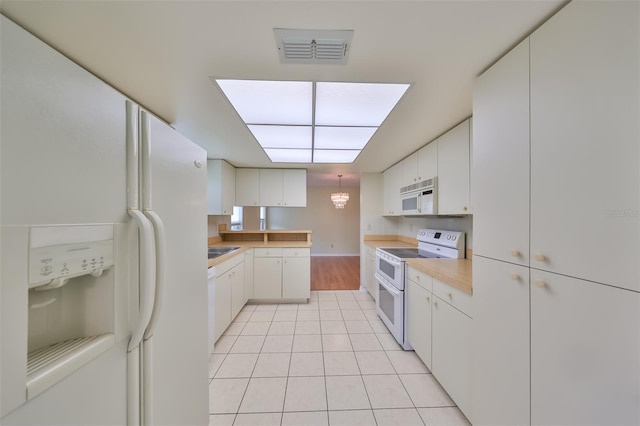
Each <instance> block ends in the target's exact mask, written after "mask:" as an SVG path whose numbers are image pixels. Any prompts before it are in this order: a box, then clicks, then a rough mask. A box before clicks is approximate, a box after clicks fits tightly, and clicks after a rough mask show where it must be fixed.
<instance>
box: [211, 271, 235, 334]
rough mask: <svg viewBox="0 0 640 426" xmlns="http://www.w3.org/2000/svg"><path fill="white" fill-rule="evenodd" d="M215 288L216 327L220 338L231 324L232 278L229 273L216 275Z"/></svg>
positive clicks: (216, 332)
mask: <svg viewBox="0 0 640 426" xmlns="http://www.w3.org/2000/svg"><path fill="white" fill-rule="evenodd" d="M215 289H216V291H215V296H214V297H215V307H216V309H215V312H214V329H215V340H218V339H219V338H220V336H222V333H224V331H225V330H226V329H227V327H229V324H231V280H230V279H229V276H228V274H227V273H224V274H222V275H219V276H217V277H216V279H215Z"/></svg>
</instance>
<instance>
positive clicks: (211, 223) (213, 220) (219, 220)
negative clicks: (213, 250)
mask: <svg viewBox="0 0 640 426" xmlns="http://www.w3.org/2000/svg"><path fill="white" fill-rule="evenodd" d="M223 223H224V224H225V225H227V229H231V216H207V228H208V236H209V237H217V236H219V235H220V234H219V233H218V225H219V224H223Z"/></svg>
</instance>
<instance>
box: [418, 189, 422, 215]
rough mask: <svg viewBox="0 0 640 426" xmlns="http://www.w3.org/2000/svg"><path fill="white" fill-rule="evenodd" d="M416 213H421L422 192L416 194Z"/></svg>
mask: <svg viewBox="0 0 640 426" xmlns="http://www.w3.org/2000/svg"><path fill="white" fill-rule="evenodd" d="M418 213H422V192H421V193H419V194H418Z"/></svg>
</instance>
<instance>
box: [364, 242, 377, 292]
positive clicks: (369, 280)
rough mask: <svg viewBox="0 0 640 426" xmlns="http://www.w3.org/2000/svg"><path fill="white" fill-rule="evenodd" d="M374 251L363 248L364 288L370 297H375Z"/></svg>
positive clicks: (371, 248) (370, 248) (369, 248)
mask: <svg viewBox="0 0 640 426" xmlns="http://www.w3.org/2000/svg"><path fill="white" fill-rule="evenodd" d="M375 268H376V249H374V248H373V247H365V258H364V275H363V277H364V279H363V283H364V287H365V288H366V289H367V291H368V292H369V294H370V295H371V297H373V298H374V299H375V297H376V269H375Z"/></svg>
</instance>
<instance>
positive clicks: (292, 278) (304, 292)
mask: <svg viewBox="0 0 640 426" xmlns="http://www.w3.org/2000/svg"><path fill="white" fill-rule="evenodd" d="M291 250H295V249H285V250H284V253H283V258H282V298H283V299H308V298H309V297H311V257H310V256H309V254H308V253H307V255H306V256H304V255H302V254H300V255H298V252H297V251H296V252H291ZM305 250H306V249H305Z"/></svg>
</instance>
